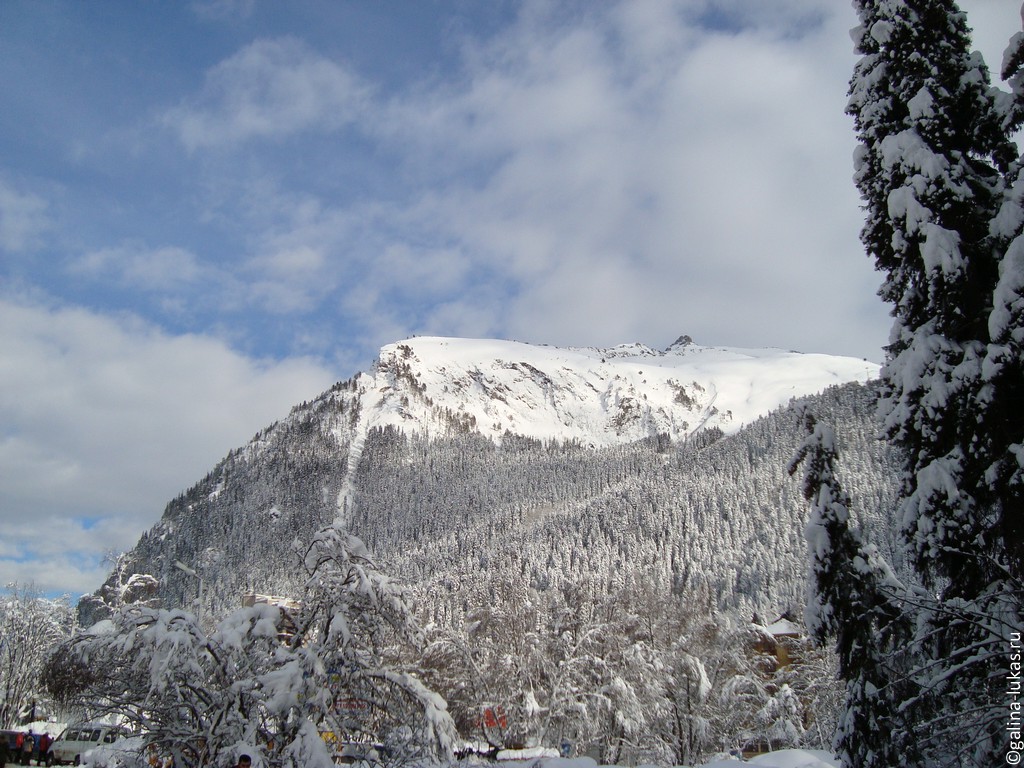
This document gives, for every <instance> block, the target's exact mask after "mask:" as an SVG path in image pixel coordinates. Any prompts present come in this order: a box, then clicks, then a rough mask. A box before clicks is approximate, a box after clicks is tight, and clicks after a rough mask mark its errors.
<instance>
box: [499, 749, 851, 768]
mask: <svg viewBox="0 0 1024 768" xmlns="http://www.w3.org/2000/svg"><path fill="white" fill-rule="evenodd" d="M497 764H498V765H499V766H502V767H503V768H514V766H516V765H518V766H520V768H525V766H530V768H598V764H597V762H596V761H595V760H593V759H592V758H589V757H575V758H560V757H552V758H539V759H537V760H534V761H532V762H529V761H521V760H516V761H501V760H499V762H498V763H497ZM741 765H756V766H757V767H758V768H838V766H839V763H838V762H837V761H836V760H835V758H833V757H832V756H831V755H830V754H828V753H827V752H819V751H811V750H805V749H783V750H779V751H778V752H769V753H768V754H764V755H759V756H758V757H754V758H751V759H750V760H745V761H740V760H737V759H735V758H728V757H727V758H724V759H720V760H712V761H711V762H710V763H702V764H701V765H699V766H693V767H692V768H739V766H741ZM600 768H609V767H608V766H601V767H600Z"/></svg>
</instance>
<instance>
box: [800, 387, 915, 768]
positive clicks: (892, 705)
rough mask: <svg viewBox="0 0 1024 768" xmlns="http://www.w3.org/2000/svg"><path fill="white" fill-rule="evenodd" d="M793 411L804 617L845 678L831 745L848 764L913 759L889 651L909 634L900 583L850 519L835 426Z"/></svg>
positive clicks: (863, 767)
mask: <svg viewBox="0 0 1024 768" xmlns="http://www.w3.org/2000/svg"><path fill="white" fill-rule="evenodd" d="M797 411H798V413H799V415H800V419H801V421H802V422H803V424H804V427H805V428H806V429H807V433H808V434H807V438H806V439H805V440H804V442H803V444H802V445H801V446H800V448H799V449H798V451H797V454H796V456H795V457H794V459H793V461H792V462H791V463H790V466H789V471H790V473H791V474H792V473H794V472H795V471H796V470H797V468H798V467H799V465H800V464H801V463H802V464H803V465H804V477H803V482H802V490H803V494H804V497H805V498H806V499H807V500H808V501H810V502H811V514H810V519H809V520H808V522H807V528H806V536H807V543H808V548H809V550H810V558H811V566H810V578H809V579H808V594H807V604H806V608H805V611H804V614H805V615H804V623H805V624H806V626H807V629H808V631H809V632H810V634H811V637H812V638H813V639H814V640H816V641H817V642H818V643H819V644H821V645H824V644H826V643H827V642H828V641H829V640H830V639H834V640H835V641H836V651H837V653H838V656H839V675H840V677H841V678H842V679H843V680H845V681H846V701H845V713H844V715H843V716H841V718H840V721H839V727H838V730H837V733H836V739H835V748H836V752H837V754H838V755H839V756H840V757H841V758H842V760H843V762H844V764H845V765H849V766H860V767H861V768H870V767H871V766H878V768H883V767H884V766H890V765H896V764H899V763H901V762H905V763H909V762H912V761H911V760H909V759H908V758H909V757H911V756H912V755H914V753H915V751H916V750H915V747H914V744H915V740H914V739H913V737H912V735H911V734H910V733H909V732H908V730H907V728H906V727H905V725H904V724H903V722H902V718H901V716H900V713H899V705H900V703H901V701H900V693H901V692H902V686H900V685H899V684H898V683H897V682H896V681H895V680H894V679H893V678H896V677H898V675H899V674H900V672H899V671H897V660H896V659H894V658H893V652H894V651H895V650H896V649H897V648H899V647H900V646H901V645H902V643H903V641H905V640H906V639H907V637H908V636H909V634H910V627H909V626H908V624H907V623H906V622H905V621H904V617H903V615H902V611H901V607H902V606H901V605H900V599H899V598H900V596H901V595H902V594H903V592H904V588H903V587H902V586H901V585H900V584H899V583H898V581H897V579H896V577H895V576H894V575H893V574H892V572H891V571H890V570H889V568H888V566H887V565H886V564H885V562H884V561H883V560H882V558H880V557H879V556H878V554H877V552H876V550H875V548H874V547H872V546H871V545H867V544H865V543H864V542H863V541H862V540H861V536H860V534H859V532H858V531H857V530H856V529H854V528H851V526H850V497H849V496H848V494H847V493H846V491H845V490H843V487H842V485H841V484H840V482H839V479H838V477H837V476H836V467H835V462H836V459H837V458H838V451H837V448H836V444H835V434H834V432H833V431H832V429H831V428H830V427H828V426H826V425H823V424H820V423H818V421H817V419H816V418H815V417H814V415H813V414H812V413H811V412H810V411H809V410H808V409H807V407H806V405H804V404H798V405H797Z"/></svg>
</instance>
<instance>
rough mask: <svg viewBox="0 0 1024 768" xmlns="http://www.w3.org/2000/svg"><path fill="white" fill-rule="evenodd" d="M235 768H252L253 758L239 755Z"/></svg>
mask: <svg viewBox="0 0 1024 768" xmlns="http://www.w3.org/2000/svg"><path fill="white" fill-rule="evenodd" d="M235 768H252V758H251V757H249V756H248V755H239V756H238V763H236V764H235Z"/></svg>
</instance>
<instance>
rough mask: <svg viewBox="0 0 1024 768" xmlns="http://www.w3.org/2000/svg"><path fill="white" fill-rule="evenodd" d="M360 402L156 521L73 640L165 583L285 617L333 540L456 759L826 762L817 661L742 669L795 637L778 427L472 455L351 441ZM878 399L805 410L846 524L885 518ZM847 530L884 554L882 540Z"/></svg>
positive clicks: (785, 424) (291, 427)
mask: <svg viewBox="0 0 1024 768" xmlns="http://www.w3.org/2000/svg"><path fill="white" fill-rule="evenodd" d="M359 388H360V383H359V380H358V379H355V380H352V381H349V382H345V383H342V384H339V385H337V386H336V387H335V388H334V389H333V390H332V391H330V392H328V393H325V394H324V395H323V396H322V397H320V398H318V399H317V400H316V401H314V402H312V403H304V404H302V405H300V406H298V407H296V408H295V409H294V410H293V412H292V413H291V414H290V415H289V417H288V418H286V419H284V420H283V421H281V422H280V423H278V424H275V425H273V426H272V427H270V428H268V429H266V430H264V431H263V432H261V433H260V434H259V435H257V436H256V437H255V438H254V440H253V441H252V442H251V443H250V444H249V445H248V446H246V447H245V448H244V449H242V450H238V451H235V452H232V453H231V454H230V455H229V456H228V457H227V458H226V459H225V460H224V461H223V462H221V464H220V465H218V466H217V467H216V468H215V469H214V471H212V472H211V473H210V474H209V475H208V476H207V477H206V478H204V479H203V480H202V481H201V482H199V483H197V484H196V485H195V486H194V487H193V488H191V489H190V490H189V491H188V492H187V493H185V494H183V495H182V496H180V497H179V498H177V499H175V500H174V501H172V502H171V503H170V504H169V505H168V507H167V510H166V512H165V514H164V517H163V519H162V520H161V521H160V522H159V523H158V524H157V525H156V526H154V528H153V529H152V530H151V531H149V532H148V533H147V534H146V535H145V536H143V537H142V539H141V540H140V542H139V544H138V546H137V547H136V548H135V549H134V550H133V551H131V552H129V553H127V554H125V555H124V556H122V557H121V559H120V561H119V563H118V567H117V568H116V569H115V571H114V573H112V575H111V577H110V579H109V581H108V582H107V584H105V585H104V587H103V588H102V589H101V590H100V591H99V592H98V593H97V594H96V595H94V596H91V597H89V598H85V599H83V600H82V602H81V604H80V615H81V618H82V620H83V623H89V622H91V621H93V620H95V619H97V618H100V617H102V616H105V615H107V614H108V613H109V611H110V609H111V608H113V607H116V606H117V605H119V604H121V603H123V602H126V601H142V600H145V601H148V602H150V603H151V604H162V605H164V606H168V607H175V606H184V607H195V606H196V597H197V593H198V586H199V585H198V583H197V581H196V579H195V578H194V577H193V576H192V575H189V574H187V573H185V572H183V571H182V570H180V569H178V568H176V567H175V566H174V563H175V562H176V561H178V562H181V563H184V564H187V566H188V567H190V568H194V569H195V570H196V572H197V573H198V574H199V576H201V577H202V579H203V586H204V589H203V600H202V605H201V607H200V613H201V614H202V615H205V616H208V617H214V616H217V615H222V614H223V613H224V612H225V611H227V610H229V609H232V608H234V607H237V606H238V605H239V604H240V603H241V601H242V598H243V596H244V595H246V594H249V593H263V594H275V595H283V596H288V595H297V594H301V593H302V581H303V577H302V575H301V574H302V570H301V569H300V568H298V567H297V564H298V559H297V556H296V554H295V550H296V547H295V543H296V542H305V543H308V542H309V541H310V539H311V538H312V536H313V535H314V533H315V532H316V531H317V530H318V529H319V528H320V527H321V526H323V525H327V524H329V523H331V522H332V521H333V522H335V523H336V524H339V525H341V526H343V527H346V528H347V529H348V530H349V531H351V532H352V533H354V534H355V535H357V536H359V537H360V538H362V539H363V540H364V541H365V542H366V544H367V545H368V546H369V549H370V551H371V552H373V553H374V555H375V557H376V560H377V563H378V565H379V566H380V567H381V569H382V570H383V571H384V572H385V573H387V574H389V575H390V576H391V577H393V578H397V579H399V580H400V581H401V582H402V583H404V584H405V585H406V586H407V588H408V590H409V594H410V595H411V597H412V599H413V605H414V607H415V610H416V613H417V614H418V617H419V620H420V624H421V626H422V627H424V630H425V632H424V635H423V641H424V645H423V646H422V653H423V655H422V656H420V657H417V658H409V659H408V660H407V662H406V663H408V664H409V665H410V668H411V669H414V670H416V671H417V673H418V674H419V675H420V676H421V677H423V678H424V679H425V680H426V682H427V683H428V684H429V685H430V686H431V687H432V688H433V689H435V690H437V691H438V692H439V693H440V694H441V695H442V696H444V698H445V699H446V700H447V702H448V707H449V710H450V711H451V713H452V715H453V717H454V718H455V722H456V724H457V726H458V728H459V731H460V733H461V734H462V735H463V736H464V737H466V738H474V739H476V740H478V741H480V742H483V743H489V744H492V745H495V746H508V745H516V744H548V745H550V744H553V743H560V742H562V741H565V740H568V741H569V742H571V743H573V744H575V745H579V748H581V749H583V748H586V749H590V750H593V751H594V754H595V755H598V756H599V757H600V759H602V760H604V761H606V762H611V763H614V762H618V761H627V762H631V763H632V762H637V761H640V762H644V761H661V762H672V763H674V764H681V763H684V762H691V761H693V760H694V759H696V758H697V757H698V756H700V755H705V754H707V753H709V752H714V751H715V750H717V749H721V748H723V747H725V746H728V745H729V744H737V743H743V744H750V745H765V744H772V745H776V746H778V745H796V744H804V745H810V746H824V745H827V743H828V741H829V739H830V738H831V736H830V734H831V729H832V717H833V714H834V712H835V710H836V707H837V706H838V698H837V691H836V689H835V685H834V677H835V676H834V670H833V669H832V668H831V666H830V661H829V659H830V656H829V655H828V654H827V653H821V652H817V651H814V650H812V649H811V648H810V647H809V646H807V645H806V644H805V643H803V641H801V640H800V639H799V637H797V638H796V639H795V640H792V642H795V643H796V644H797V646H799V651H798V658H799V659H800V663H799V664H797V665H788V666H787V665H778V666H777V665H776V661H775V659H776V657H775V656H774V655H772V654H774V651H772V652H771V653H769V655H767V656H766V655H764V654H763V653H761V652H755V650H754V649H757V648H761V649H764V648H768V649H771V648H774V647H775V646H774V644H775V640H773V639H772V638H771V637H769V636H768V635H767V634H766V633H767V630H765V629H764V628H763V627H761V628H758V626H757V624H763V625H767V624H770V623H771V622H772V621H773V620H774V619H775V618H776V617H778V616H780V615H783V614H786V615H788V616H790V617H792V618H795V619H797V620H799V616H800V613H801V608H802V603H803V599H804V593H805V583H806V560H807V555H806V544H805V542H804V539H803V527H804V524H805V520H806V518H807V507H806V502H804V500H803V498H802V497H801V495H800V489H799V487H798V483H797V481H796V480H795V479H793V478H791V477H789V476H788V475H787V472H786V467H787V465H788V463H789V461H790V459H791V457H792V456H793V454H794V452H795V450H796V449H797V446H798V445H799V444H800V441H801V439H802V435H801V432H800V424H799V420H798V418H797V416H796V414H795V412H794V411H793V409H792V408H791V407H789V406H783V407H781V408H779V409H777V410H775V411H774V412H772V413H770V414H768V415H766V416H764V417H762V418H760V419H757V420H755V421H754V422H752V423H751V424H749V425H747V426H746V427H743V428H742V429H739V430H738V431H736V432H734V433H733V434H730V435H726V434H724V433H723V432H722V431H721V430H720V429H718V428H707V429H703V430H698V431H695V432H693V433H691V434H690V435H689V436H688V437H687V438H686V439H684V440H681V441H675V442H673V441H672V440H670V439H669V437H668V436H667V435H665V434H655V435H652V436H651V437H649V438H647V439H643V440H637V441H633V442H626V443H622V444H618V445H612V446H606V447H594V446H590V445H584V444H583V443H581V442H580V441H579V440H555V439H547V440H540V439H536V438H529V437H523V436H521V435H514V434H512V433H511V432H509V433H506V434H505V435H504V436H502V437H501V438H500V439H494V438H491V437H485V436H484V435H482V434H480V433H479V432H477V431H475V430H474V429H472V428H470V427H471V425H467V424H466V423H465V421H464V420H461V419H459V418H454V417H452V415H451V413H450V412H444V411H436V410H435V415H436V420H435V421H434V422H433V424H432V428H431V429H430V430H429V431H428V430H413V429H409V430H403V429H400V428H399V427H397V426H395V425H393V424H388V425H386V426H383V427H372V428H370V429H368V430H367V431H366V432H365V434H363V435H361V436H360V433H359V432H358V430H355V429H353V427H354V425H355V424H357V423H358V422H359V419H360V417H361V414H360V407H359V406H360V403H361V400H360V399H359V398H358V396H356V394H357V392H358V390H359ZM874 398H875V395H874V393H873V391H872V390H871V389H870V388H869V387H866V386H864V385H861V384H857V383H850V384H844V385H841V386H835V387H831V388H829V389H828V390H826V391H825V392H824V393H822V394H819V395H815V396H811V397H808V398H804V400H805V401H806V402H808V403H810V407H811V408H812V409H813V410H814V412H816V413H817V414H818V415H819V417H820V418H821V419H822V420H823V421H827V422H830V423H832V424H834V425H835V427H836V430H837V433H838V435H839V440H840V448H841V454H842V471H843V476H844V477H845V478H847V485H848V487H849V488H850V490H851V491H852V493H853V495H854V496H855V497H856V498H858V499H860V500H861V501H863V502H864V503H862V504H859V505H858V507H857V508H858V509H871V510H887V509H891V508H892V499H891V493H892V489H894V488H895V487H896V482H895V478H894V473H893V466H894V464H893V461H892V457H891V456H890V455H888V453H887V449H886V448H885V447H884V445H883V444H882V443H880V442H879V441H877V440H876V439H875V437H874V426H873V420H872V417H871V414H872V411H873V403H874ZM353 436H355V437H353ZM862 522H863V523H864V527H865V533H866V534H867V535H868V536H869V537H870V536H872V534H873V533H874V534H877V535H878V539H879V541H890V540H892V537H891V536H890V535H889V534H890V533H891V524H890V521H889V520H886V519H874V520H867V521H862ZM890 554H892V553H890ZM787 642H788V641H787ZM484 712H487V713H491V714H490V715H489V716H488V717H490V719H489V720H488V718H486V717H484V716H483V715H482V713H484ZM494 713H498V714H494ZM630 713H632V714H630Z"/></svg>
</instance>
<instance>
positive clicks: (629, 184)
mask: <svg viewBox="0 0 1024 768" xmlns="http://www.w3.org/2000/svg"><path fill="white" fill-rule="evenodd" d="M771 5H772V11H773V13H772V15H771V18H770V19H766V18H765V17H764V13H763V12H761V11H758V12H756V13H748V14H746V17H748V18H744V19H743V21H745V22H749V23H744V24H741V25H739V26H738V27H737V28H735V29H730V30H729V31H728V32H723V33H709V32H708V31H707V30H706V29H704V28H702V27H700V26H698V25H697V24H696V22H695V19H696V18H698V17H700V16H701V13H702V12H706V11H707V10H708V7H706V6H704V5H702V4H700V3H691V4H682V5H681V6H675V9H676V11H677V12H672V9H671V8H670V7H669V6H666V5H662V4H645V3H626V4H620V5H618V6H616V7H614V8H613V9H612V10H611V11H609V12H607V13H602V12H601V11H599V10H593V11H592V12H591V13H589V14H587V15H585V16H584V17H583V18H582V19H578V18H574V19H571V20H568V21H566V20H564V19H558V18H554V16H555V14H549V13H545V11H544V9H543V8H542V7H541V6H533V7H532V9H531V11H529V12H527V13H524V14H523V16H522V17H521V19H520V21H519V23H518V25H517V26H516V27H514V28H513V29H511V30H508V31H506V32H505V33H504V34H503V35H502V36H500V37H499V38H497V39H496V40H494V41H490V45H489V47H487V48H477V49H474V50H473V51H472V55H471V56H470V57H469V58H467V66H468V70H467V73H466V75H467V76H466V79H465V82H464V85H463V86H462V87H460V88H458V89H452V88H450V87H449V88H444V89H436V90H432V91H428V92H424V93H422V94H420V95H419V97H418V98H417V99H411V100H405V101H403V102H401V103H396V104H395V105H393V108H392V110H391V112H390V115H389V116H390V121H389V123H388V126H389V127H390V129H391V130H392V131H394V133H395V135H397V136H401V137H402V138H403V139H404V140H405V141H406V142H407V143H408V145H409V146H410V147H416V148H418V149H419V151H420V152H422V154H423V155H424V156H428V155H429V156H432V157H436V158H439V160H438V163H439V164H444V165H445V167H446V170H449V171H450V169H451V168H453V167H454V168H456V169H458V171H460V172H459V173H449V176H450V178H452V179H453V181H452V182H450V183H447V184H444V185H440V186H436V187H434V188H432V189H431V190H430V192H429V194H427V195H425V196H424V197H423V198H422V200H421V201H420V210H418V211H417V215H418V216H419V217H420V222H421V224H420V226H421V227H422V230H421V231H431V232H435V233H440V234H436V235H435V237H437V239H438V240H441V241H443V242H447V243H451V242H454V243H456V244H457V245H458V249H459V250H460V251H461V252H463V253H466V254H469V255H470V256H471V258H472V260H473V264H472V268H471V269H470V270H467V271H468V272H469V273H470V274H477V275H480V274H485V275H488V276H489V277H488V279H489V280H490V281H491V284H492V285H501V284H505V285H507V286H508V290H507V293H508V294H509V296H510V298H509V299H508V300H507V301H505V302H504V303H503V304H502V305H499V306H497V307H494V308H493V309H492V310H491V311H490V312H489V313H488V312H487V311H486V310H485V311H484V312H483V314H481V313H480V311H479V310H480V309H481V307H479V305H476V306H477V311H475V312H474V311H472V310H471V307H474V302H473V301H472V299H471V298H469V297H463V296H460V297H456V296H451V297H450V299H451V300H450V301H449V302H446V303H445V313H446V314H447V316H449V317H452V318H458V317H462V316H470V314H472V315H473V316H475V317H477V318H478V319H479V318H483V317H486V318H488V319H489V320H490V321H491V322H490V324H491V325H493V324H495V322H497V321H499V320H500V327H502V328H503V329H504V332H505V333H507V334H509V335H512V336H517V337H520V338H531V339H537V340H547V341H555V342H567V343H607V342H614V341H627V340H632V339H634V338H637V337H638V336H639V338H641V339H642V340H645V341H647V340H650V341H653V340H655V339H656V338H657V337H658V336H659V335H661V336H664V337H665V338H666V341H671V339H672V338H674V337H675V335H678V333H681V332H689V333H691V334H693V335H695V336H697V337H698V338H699V340H701V341H705V342H718V343H734V344H744V343H745V344H749V345H755V344H765V345H769V344H776V345H782V346H793V347H798V348H804V349H809V350H821V351H846V352H848V353H853V352H854V351H857V352H860V353H862V354H864V355H868V356H871V357H873V358H878V357H880V347H881V344H882V343H884V341H885V337H886V329H887V328H888V324H889V321H888V318H887V317H886V314H885V310H884V308H883V307H882V305H881V303H880V302H878V301H872V297H873V295H874V292H875V289H876V286H877V276H876V275H875V274H874V272H873V270H872V266H871V264H870V263H869V261H868V260H867V258H866V257H865V256H864V255H863V253H862V250H861V248H860V246H859V243H858V241H857V231H858V229H859V226H860V211H859V208H858V202H857V198H856V192H855V190H854V188H853V185H852V182H849V181H848V179H850V176H851V163H850V153H851V151H852V148H853V134H852V125H851V124H850V122H849V120H848V119H847V118H846V117H845V116H844V114H843V112H844V107H845V101H846V99H845V91H846V80H847V78H848V76H849V72H850V68H851V67H852V63H853V55H852V52H851V50H850V43H849V37H848V35H847V28H848V26H849V24H850V22H851V21H852V20H853V19H852V15H851V14H849V13H848V12H847V13H846V14H843V13H839V12H837V11H836V9H834V7H833V6H832V5H830V4H825V3H816V4H813V6H808V4H807V3H773V4H771ZM742 7H744V8H746V7H747V6H746V5H744V6H742ZM601 8H604V6H602V7H601ZM680 8H682V9H683V10H685V11H687V12H686V13H682V12H678V10H679V9H680ZM740 8H741V6H740V5H738V4H737V5H736V7H734V8H729V7H726V6H717V10H718V11H719V12H720V13H723V14H725V17H726V18H727V19H728V20H733V21H735V20H736V19H737V18H738V17H737V14H738V13H739V11H740ZM844 10H845V9H844ZM762 11H763V9H762ZM655 28H656V29H657V30H658V34H657V35H655V36H654V38H653V40H654V44H653V45H650V44H649V41H650V40H651V39H652V38H651V37H650V30H651V29H655ZM482 169H486V172H484V173H481V170H482ZM415 234H419V233H418V232H417V233H415ZM396 279H399V280H400V279H401V278H396ZM609 305H611V306H613V307H614V309H613V311H609ZM458 307H462V308H463V309H464V310H465V312H466V313H467V314H466V315H461V314H460V313H459V312H458V311H456V310H457V308H458ZM441 316H442V314H441V313H440V312H439V313H435V314H434V315H433V317H434V319H435V320H437V319H439V318H440V317H441ZM808 317H814V318H816V320H815V321H813V322H808ZM851 329H856V330H851ZM830 331H831V332H832V333H833V334H834V336H832V337H831V338H830V337H829V335H828V334H829V332H830ZM669 337H670V338H669Z"/></svg>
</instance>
